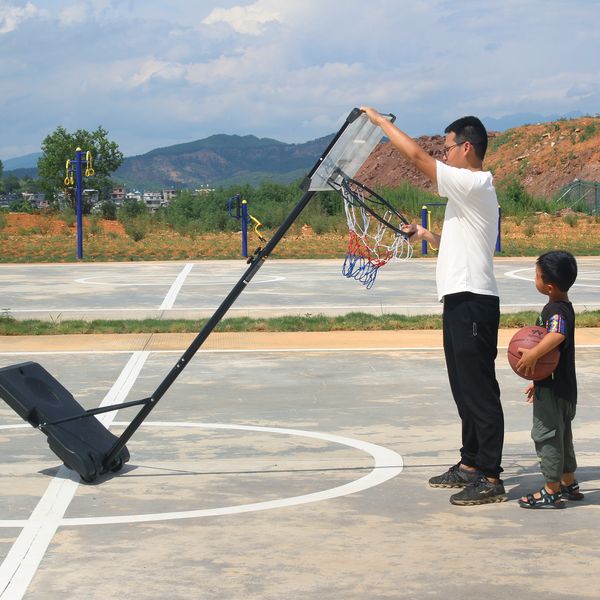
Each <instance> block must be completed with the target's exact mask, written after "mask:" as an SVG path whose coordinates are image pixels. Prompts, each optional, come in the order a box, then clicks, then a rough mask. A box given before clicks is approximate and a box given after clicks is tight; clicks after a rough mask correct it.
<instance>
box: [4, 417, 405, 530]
mask: <svg viewBox="0 0 600 600" xmlns="http://www.w3.org/2000/svg"><path fill="white" fill-rule="evenodd" d="M112 425H123V426H126V425H128V423H126V422H114V423H112ZM21 427H23V425H21V424H18V425H14V426H11V425H3V426H0V429H11V428H21ZM25 427H28V425H25ZM142 427H157V428H160V427H162V428H171V427H197V428H201V429H217V430H233V431H253V432H259V433H276V434H281V435H296V436H299V437H308V438H313V439H318V440H324V441H326V442H331V443H334V444H340V445H343V446H348V447H350V448H354V449H356V450H360V451H362V452H365V453H367V454H370V455H371V456H372V457H373V459H374V461H375V463H374V465H373V467H372V469H371V471H370V472H369V473H368V474H367V475H364V476H363V477H360V478H359V479H355V480H354V481H351V482H349V483H345V484H343V485H340V486H336V487H333V488H329V489H327V490H322V491H320V492H313V493H310V494H302V495H300V496H291V497H289V498H281V499H278V500H267V501H265V502H254V503H251V504H240V505H237V506H224V507H220V508H210V509H197V510H185V511H174V512H163V513H146V514H134V515H113V516H106V517H63V518H62V519H61V520H60V522H59V526H63V527H73V526H82V525H114V524H128V523H147V522H156V521H172V520H176V519H193V518H200V517H216V516H223V515H233V514H241V513H248V512H256V511H261V510H271V509H275V508H284V507H288V506H298V505H300V504H309V503H311V502H320V501H321V500H330V499H332V498H339V497H341V496H347V495H349V494H355V493H357V492H361V491H364V490H367V489H369V488H372V487H375V486H377V485H380V484H382V483H384V482H386V481H388V480H389V479H392V478H393V477H396V475H399V474H400V473H401V472H402V469H403V466H404V463H403V460H402V457H401V456H400V455H399V454H398V453H396V452H394V451H393V450H390V449H389V448H385V447H383V446H378V445H377V444H371V443H370V442H364V441H362V440H356V439H353V438H348V437H344V436H340V435H333V434H329V433H321V432H316V431H306V430H303V429H286V428H280V427H258V426H253V425H230V424H225V423H181V422H177V421H154V422H148V423H143V424H142ZM11 523H19V524H21V523H23V520H16V521H4V520H3V521H0V528H1V527H19V526H22V525H15V524H12V525H11Z"/></svg>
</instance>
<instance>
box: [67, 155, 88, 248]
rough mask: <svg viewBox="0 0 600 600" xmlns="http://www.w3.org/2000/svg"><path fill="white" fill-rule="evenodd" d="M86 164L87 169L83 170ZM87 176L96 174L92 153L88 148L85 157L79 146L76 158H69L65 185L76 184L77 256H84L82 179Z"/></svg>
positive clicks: (71, 185)
mask: <svg viewBox="0 0 600 600" xmlns="http://www.w3.org/2000/svg"><path fill="white" fill-rule="evenodd" d="M83 165H85V171H82V169H83ZM84 174H85V176H86V177H93V176H94V168H93V166H92V153H91V152H90V151H89V150H88V151H86V153H85V159H84V158H83V150H82V149H81V148H77V149H76V150H75V160H70V159H68V160H67V165H66V176H65V185H66V186H67V187H73V185H75V210H76V211H77V258H79V259H81V258H83V216H82V214H83V213H82V207H81V204H82V202H81V197H82V181H83V175H84Z"/></svg>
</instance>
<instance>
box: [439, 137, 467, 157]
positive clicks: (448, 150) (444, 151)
mask: <svg viewBox="0 0 600 600" xmlns="http://www.w3.org/2000/svg"><path fill="white" fill-rule="evenodd" d="M466 141H467V140H465V141H464V142H458V144H452V146H448V147H446V146H444V149H443V150H442V158H448V153H449V152H450V150H452V148H456V146H462V145H463V144H464V143H465V142H466Z"/></svg>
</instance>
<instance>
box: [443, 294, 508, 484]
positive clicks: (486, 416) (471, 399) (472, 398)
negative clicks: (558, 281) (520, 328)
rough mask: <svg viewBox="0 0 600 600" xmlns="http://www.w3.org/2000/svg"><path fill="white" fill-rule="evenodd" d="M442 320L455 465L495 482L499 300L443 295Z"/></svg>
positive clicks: (500, 435)
mask: <svg viewBox="0 0 600 600" xmlns="http://www.w3.org/2000/svg"><path fill="white" fill-rule="evenodd" d="M443 321H444V353H445V355H446V366H447V368H448V378H449V379H450V388H451V390H452V395H453V396H454V401H455V402H456V406H457V408H458V414H459V415H460V418H461V420H462V448H461V449H460V454H461V462H462V464H463V465H465V466H469V467H476V468H478V469H479V470H480V471H482V472H483V474H484V475H486V476H487V477H499V475H500V473H501V472H502V467H501V466H500V463H501V462H502V445H503V443H504V414H503V412H502V405H501V404H500V387H499V386H498V381H497V380H496V369H495V366H494V361H495V359H496V355H497V353H498V326H499V324H500V301H499V299H498V297H497V296H486V295H482V294H473V293H471V292H461V293H458V294H448V295H447V296H444V317H443Z"/></svg>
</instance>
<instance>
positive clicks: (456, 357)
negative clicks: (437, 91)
mask: <svg viewBox="0 0 600 600" xmlns="http://www.w3.org/2000/svg"><path fill="white" fill-rule="evenodd" d="M362 110H363V111H364V112H365V113H366V114H367V116H368V117H369V119H370V120H371V121H372V122H373V123H374V124H376V125H379V126H380V127H381V129H382V130H383V132H384V133H385V135H386V136H387V137H388V138H389V140H390V142H391V143H392V144H393V145H394V146H395V147H396V148H397V149H398V150H399V151H400V153H401V154H402V156H404V158H406V159H407V160H408V161H410V162H411V163H412V164H414V165H415V166H416V167H417V168H418V169H419V170H420V171H421V172H422V173H423V174H424V175H426V176H427V177H429V179H431V181H432V182H433V183H434V184H436V185H437V188H438V193H439V194H440V196H443V197H447V198H448V204H447V206H446V212H445V215H444V224H443V229H442V234H441V235H437V234H435V233H433V232H431V231H429V230H427V229H425V228H424V227H422V226H420V225H417V224H411V225H407V226H406V227H405V228H404V231H406V233H408V234H409V235H410V238H409V239H410V240H411V241H414V240H426V241H428V242H429V243H431V244H432V245H433V246H435V247H437V248H439V254H438V261H437V269H436V283H437V292H438V297H439V300H440V301H441V302H443V303H444V310H443V326H444V354H445V357H446V366H447V369H448V378H449V380H450V388H451V390H452V395H453V397H454V401H455V402H456V406H457V408H458V414H459V415H460V418H461V421H462V448H461V450H460V455H461V459H460V462H459V463H458V464H456V465H455V466H453V467H451V468H450V469H449V470H448V471H446V472H445V473H443V474H442V475H439V476H436V477H432V478H431V479H430V480H429V484H430V485H431V486H432V487H445V488H462V490H461V491H460V492H458V493H456V494H454V495H453V496H451V497H450V502H451V503H452V504H457V505H473V504H486V503H489V502H504V501H505V500H507V496H506V492H505V490H504V485H503V483H502V480H501V479H500V473H501V472H502V467H501V466H500V463H501V460H502V445H503V443H504V415H503V412H502V405H501V404H500V388H499V386H498V382H497V380H496V372H495V367H494V361H495V359H496V355H497V352H498V348H497V346H498V325H499V321H500V301H499V298H498V288H497V285H496V280H495V277H494V271H493V256H494V249H495V245H496V238H497V223H498V200H497V197H496V191H495V189H494V185H493V181H492V174H491V173H490V172H489V171H484V170H483V159H484V156H485V152H486V150H487V131H486V129H485V127H484V126H483V124H482V123H481V121H480V120H479V119H478V118H476V117H463V118H461V119H458V120H456V121H454V122H453V123H451V124H450V125H448V127H447V128H446V130H445V133H446V139H445V145H444V152H443V162H442V161H439V160H436V159H435V158H433V157H432V156H431V155H429V154H428V153H427V152H425V151H424V150H423V149H422V148H421V147H420V146H419V145H418V144H417V143H416V142H415V141H414V140H413V139H412V138H411V137H409V136H408V135H406V134H405V133H404V132H402V131H400V129H398V128H397V127H396V126H395V125H394V124H393V123H391V122H390V121H389V120H388V119H386V118H384V117H383V116H382V115H380V114H379V113H378V112H377V111H376V110H374V109H372V108H368V107H363V108H362Z"/></svg>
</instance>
